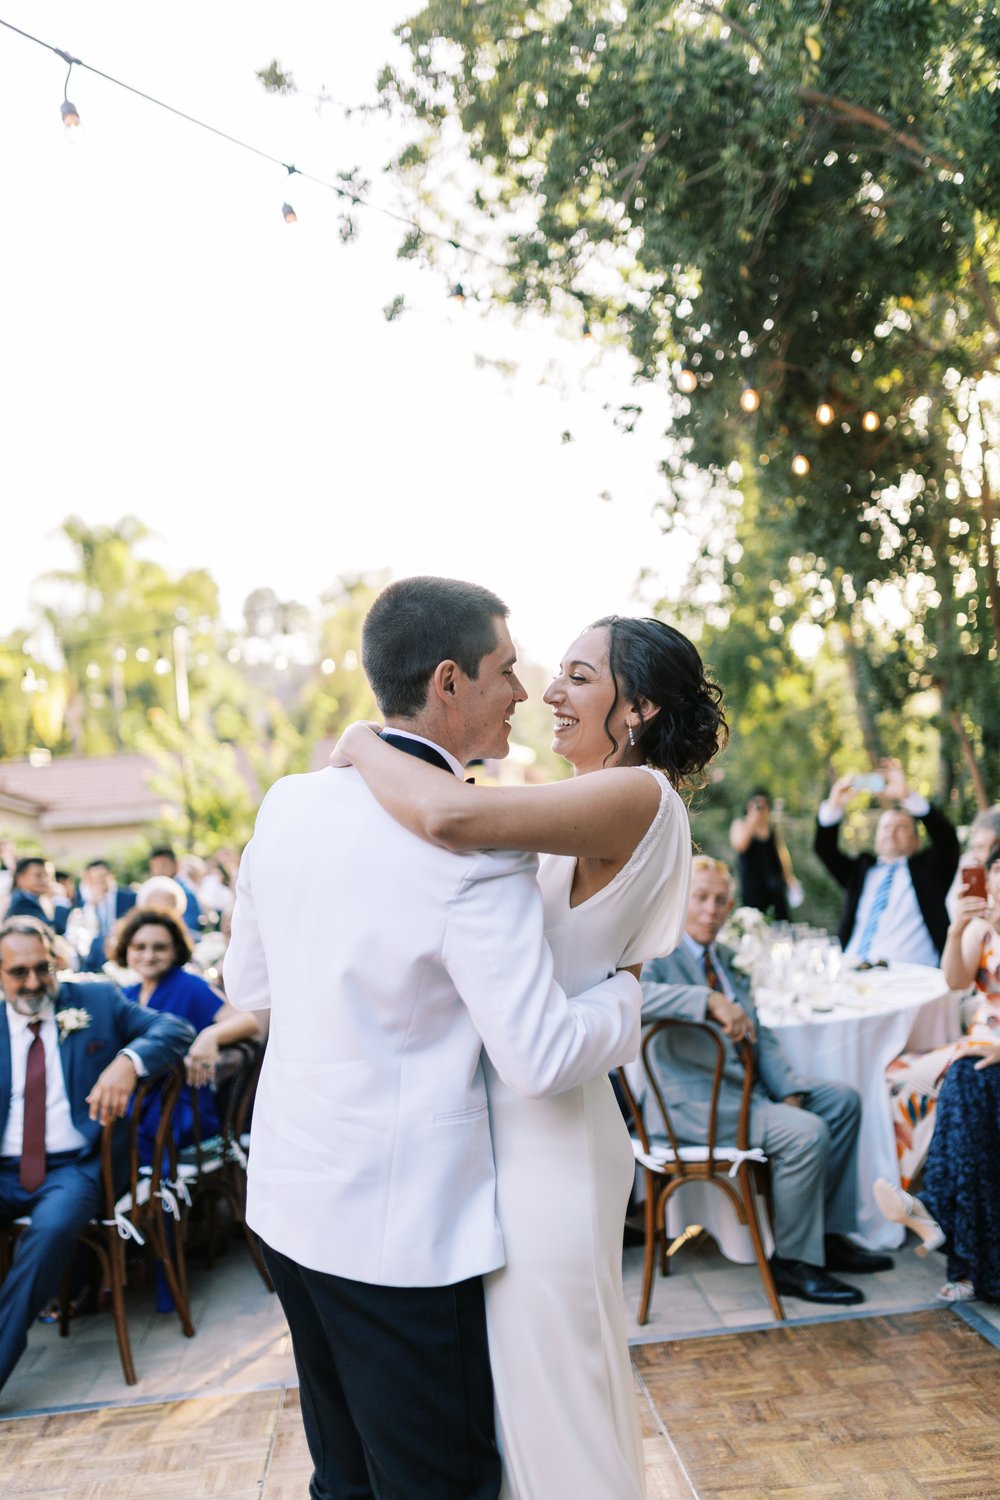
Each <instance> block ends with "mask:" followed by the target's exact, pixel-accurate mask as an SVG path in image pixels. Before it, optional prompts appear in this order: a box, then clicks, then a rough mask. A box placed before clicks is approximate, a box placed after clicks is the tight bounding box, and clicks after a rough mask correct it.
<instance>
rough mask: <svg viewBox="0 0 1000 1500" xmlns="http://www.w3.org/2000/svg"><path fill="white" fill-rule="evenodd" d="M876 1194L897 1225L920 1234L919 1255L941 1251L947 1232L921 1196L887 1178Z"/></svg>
mask: <svg viewBox="0 0 1000 1500" xmlns="http://www.w3.org/2000/svg"><path fill="white" fill-rule="evenodd" d="M872 1193H873V1195H874V1198H875V1202H876V1203H877V1204H878V1207H879V1210H880V1212H881V1213H883V1214H884V1215H885V1217H886V1218H887V1219H891V1220H892V1222H893V1223H894V1224H905V1225H906V1227H907V1229H912V1230H913V1233H914V1234H915V1235H917V1236H918V1237H919V1239H920V1241H921V1243H920V1244H919V1245H917V1246H916V1247H915V1253H916V1254H917V1255H920V1256H924V1255H930V1253H931V1251H932V1250H940V1248H941V1246H942V1245H943V1244H944V1242H945V1239H946V1235H945V1232H944V1230H943V1229H942V1228H941V1225H940V1224H939V1223H938V1222H937V1220H936V1219H932V1218H931V1216H930V1214H929V1213H928V1212H927V1210H926V1208H925V1207H924V1205H923V1204H922V1203H921V1201H920V1199H919V1198H914V1196H913V1194H912V1193H904V1191H903V1189H902V1188H901V1187H896V1186H895V1184H894V1183H891V1182H889V1181H888V1179H887V1178H885V1177H878V1178H876V1180H875V1185H874V1187H873V1188H872ZM948 1300H952V1299H948Z"/></svg>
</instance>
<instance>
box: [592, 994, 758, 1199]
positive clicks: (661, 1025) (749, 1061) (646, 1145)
mask: <svg viewBox="0 0 1000 1500" xmlns="http://www.w3.org/2000/svg"><path fill="white" fill-rule="evenodd" d="M682 1029H683V1030H687V1031H688V1032H689V1033H691V1032H698V1033H704V1035H705V1036H706V1037H707V1038H708V1040H709V1042H710V1044H711V1046H712V1047H713V1048H714V1050H715V1066H714V1070H713V1074H712V1094H711V1099H710V1101H709V1111H708V1129H707V1131H706V1135H705V1139H704V1140H702V1141H681V1139H680V1137H679V1136H678V1134H677V1132H676V1130H675V1129H674V1125H673V1122H672V1120H671V1118H670V1110H669V1108H668V1106H667V1101H666V1099H665V1097H664V1094H663V1090H662V1089H661V1087H660V1082H659V1079H658V1077H657V1072H656V1062H655V1057H654V1055H653V1044H654V1042H655V1041H656V1039H657V1038H658V1037H664V1039H665V1034H666V1033H668V1032H670V1031H674V1032H678V1031H680V1030H682ZM726 1045H727V1043H726V1040H725V1039H724V1038H723V1036H722V1035H721V1034H720V1032H719V1031H718V1029H717V1027H715V1026H712V1025H710V1024H709V1023H708V1022H706V1021H687V1020H673V1019H664V1020H662V1021H654V1022H653V1023H652V1024H651V1025H650V1026H647V1027H646V1028H645V1029H644V1030H643V1033H642V1042H641V1045H640V1049H639V1060H640V1063H641V1065H642V1071H643V1076H644V1080H645V1083H646V1086H647V1088H648V1089H649V1091H650V1092H651V1093H652V1096H653V1098H654V1100H655V1101H656V1104H657V1107H658V1109H659V1111H660V1115H661V1116H662V1119H663V1122H664V1125H665V1127H666V1132H667V1140H668V1141H669V1143H670V1148H671V1150H672V1152H673V1153H674V1157H675V1159H676V1162H677V1166H678V1171H681V1172H683V1170H684V1165H683V1161H682V1158H681V1147H682V1145H699V1146H706V1147H707V1148H708V1170H709V1172H712V1171H713V1170H714V1158H715V1149H716V1144H717V1137H718V1124H719V1096H720V1093H721V1091H722V1080H723V1073H724V1071H725V1066H726ZM736 1050H737V1053H738V1054H739V1056H740V1058H741V1060H742V1062H743V1087H742V1090H741V1093H740V1111H739V1118H738V1122H737V1127H736V1146H737V1149H738V1150H740V1151H745V1150H746V1149H747V1146H748V1145H749V1137H750V1101H751V1096H752V1094H753V1080H754V1052H753V1048H752V1046H751V1045H750V1044H749V1042H747V1041H745V1040H744V1041H742V1042H739V1043H737V1046H736ZM618 1078H619V1081H620V1083H621V1085H622V1092H623V1093H624V1095H625V1098H626V1101H627V1103H628V1105H629V1108H630V1109H631V1111H632V1116H633V1120H634V1122H635V1131H636V1135H637V1136H638V1138H639V1142H640V1145H641V1146H642V1149H643V1152H644V1153H645V1154H646V1155H647V1156H648V1155H649V1151H650V1141H649V1135H648V1132H647V1129H646V1124H645V1121H644V1119H643V1113H642V1109H641V1108H640V1106H639V1103H638V1101H637V1100H636V1098H635V1094H634V1093H633V1091H632V1089H631V1088H630V1086H629V1082H628V1079H627V1078H626V1076H625V1070H624V1068H619V1069H618Z"/></svg>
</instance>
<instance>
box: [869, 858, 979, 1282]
mask: <svg viewBox="0 0 1000 1500" xmlns="http://www.w3.org/2000/svg"><path fill="white" fill-rule="evenodd" d="M980 871H982V872H983V876H984V879H982V880H981V879H980V874H979V872H980ZM963 873H964V875H965V876H966V877H967V878H966V880H965V884H964V892H963V894H962V895H960V896H959V898H958V903H957V911H956V914H955V920H954V921H953V922H952V924H951V926H950V927H949V929H948V937H947V940H946V942H945V945H944V953H943V955H942V959H941V967H942V969H943V970H944V974H945V978H946V979H947V980H948V983H949V984H950V985H951V986H952V987H953V988H955V989H962V988H964V987H965V986H966V985H969V984H974V985H975V987H976V991H977V994H978V999H979V1004H978V1007H977V1009H976V1012H975V1015H974V1017H973V1019H972V1023H971V1025H970V1027H969V1032H968V1035H967V1036H965V1037H963V1038H962V1040H961V1041H960V1042H958V1043H956V1045H955V1046H954V1047H951V1048H943V1049H939V1051H938V1052H932V1053H927V1054H925V1060H926V1062H927V1064H929V1065H931V1066H932V1067H935V1068H936V1069H937V1078H936V1081H935V1087H934V1091H933V1098H932V1099H930V1100H928V1101H927V1105H928V1109H927V1118H928V1119H929V1120H931V1122H932V1123H933V1139H932V1140H930V1141H929V1151H927V1153H926V1156H927V1159H926V1164H925V1166H924V1180H923V1187H922V1189H921V1193H920V1197H919V1198H915V1197H914V1196H913V1195H912V1194H910V1193H908V1192H906V1191H905V1187H906V1183H905V1181H904V1185H903V1189H900V1188H897V1187H896V1186H895V1184H894V1183H889V1182H887V1181H886V1180H885V1179H884V1178H880V1179H879V1180H878V1181H877V1182H876V1183H875V1187H874V1193H875V1200H876V1202H877V1203H878V1206H879V1208H880V1209H881V1210H882V1212H883V1213H884V1214H885V1216H886V1217H887V1218H888V1219H892V1220H893V1221H894V1222H895V1223H897V1224H905V1225H906V1226H907V1228H908V1229H912V1230H913V1231H914V1232H915V1234H917V1236H918V1237H919V1239H920V1244H919V1245H918V1246H917V1254H918V1255H919V1254H924V1255H926V1254H927V1252H928V1250H933V1249H940V1248H942V1247H943V1248H944V1249H945V1250H946V1253H947V1256H948V1279H947V1281H946V1282H945V1283H944V1285H943V1286H942V1287H941V1290H940V1291H939V1292H938V1297H939V1298H940V1300H941V1301H942V1302H967V1301H970V1300H971V1299H972V1298H974V1297H985V1298H987V1299H988V1300H990V1301H993V1302H995V1301H997V1300H1000V1067H997V1064H998V1063H1000V931H998V929H1000V842H998V843H996V844H994V846H993V848H992V849H991V850H990V852H989V854H988V855H987V856H986V860H985V862H984V864H983V865H982V866H972V867H969V868H967V869H966V870H965V871H964V872H963ZM970 877H971V878H970ZM982 887H985V892H984V894H980V889H981V888H982ZM942 1053H947V1054H948V1055H947V1056H946V1057H945V1058H944V1059H943V1061H944V1066H943V1067H941V1062H942V1057H941V1054H942ZM899 1061H900V1062H902V1061H903V1059H899Z"/></svg>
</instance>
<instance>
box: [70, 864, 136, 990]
mask: <svg viewBox="0 0 1000 1500" xmlns="http://www.w3.org/2000/svg"><path fill="white" fill-rule="evenodd" d="M79 901H80V906H81V909H82V912H83V918H84V922H85V923H86V925H87V926H88V927H89V929H90V931H91V932H92V933H93V934H94V938H93V942H92V943H91V945H90V949H89V951H88V952H87V953H82V954H81V955H80V968H81V969H83V970H84V971H85V972H87V973H91V974H99V973H100V971H101V970H102V969H103V968H104V964H105V960H106V958H107V952H106V949H107V945H108V939H109V937H110V934H111V930H112V928H113V927H114V925H115V923H116V922H117V921H118V919H119V917H123V916H124V915H125V913H126V912H127V911H131V909H132V907H133V906H134V905H135V892H134V891H129V890H120V889H119V886H118V882H117V881H116V880H115V877H114V875H113V874H112V872H111V866H110V865H109V864H108V862H107V860H105V859H92V860H91V861H90V863H89V864H88V865H87V866H86V868H85V869H84V872H83V875H82V876H81V878H80V890H79Z"/></svg>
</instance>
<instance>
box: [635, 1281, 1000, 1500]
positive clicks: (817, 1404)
mask: <svg viewBox="0 0 1000 1500" xmlns="http://www.w3.org/2000/svg"><path fill="white" fill-rule="evenodd" d="M633 1357H634V1363H635V1367H636V1371H637V1375H638V1378H639V1382H640V1384H641V1385H642V1386H643V1387H644V1388H645V1391H646V1392H647V1394H648V1396H649V1400H650V1403H651V1405H652V1407H653V1409H654V1411H655V1413H656V1414H657V1416H658V1417H659V1419H660V1421H661V1423H662V1424H663V1427H664V1428H665V1429H666V1432H667V1433H668V1434H669V1438H670V1441H671V1443H672V1445H673V1447H674V1448H675V1449H676V1452H677V1454H678V1456H679V1458H680V1460H681V1463H682V1466H683V1468H684V1470H686V1472H687V1475H688V1476H689V1478H690V1481H691V1486H692V1489H693V1492H694V1493H695V1494H696V1495H697V1496H699V1497H709V1496H711V1497H713V1500H997V1497H1000V1350H998V1349H996V1348H994V1347H993V1345H992V1344H990V1343H989V1342H988V1341H987V1340H986V1339H984V1338H982V1337H981V1336H980V1335H979V1334H978V1333H977V1332H976V1331H975V1330H974V1329H972V1328H970V1327H969V1326H968V1324H966V1323H964V1322H963V1321H962V1320H961V1318H959V1317H957V1316H956V1315H955V1314H954V1313H951V1312H949V1311H944V1310H942V1311H940V1312H938V1311H934V1312H917V1313H904V1314H899V1315H896V1316H886V1317H877V1318H858V1319H852V1320H850V1321H845V1322H835V1323H826V1324H818V1323H817V1324H811V1325H808V1326H803V1327H793V1328H772V1329H767V1330H764V1331H762V1332H758V1333H743V1334H731V1335H729V1334H726V1335H723V1336H721V1337H717V1338H708V1339H692V1340H690V1341H689V1342H684V1343H672V1344H652V1345H647V1346H645V1347H640V1348H637V1349H634V1350H633Z"/></svg>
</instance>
